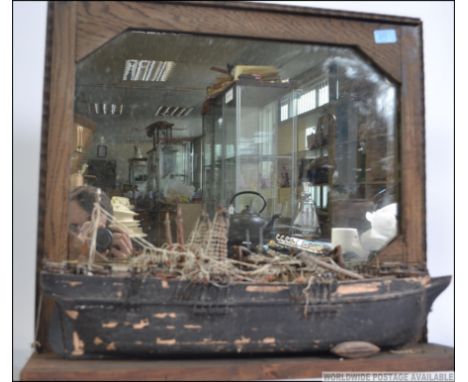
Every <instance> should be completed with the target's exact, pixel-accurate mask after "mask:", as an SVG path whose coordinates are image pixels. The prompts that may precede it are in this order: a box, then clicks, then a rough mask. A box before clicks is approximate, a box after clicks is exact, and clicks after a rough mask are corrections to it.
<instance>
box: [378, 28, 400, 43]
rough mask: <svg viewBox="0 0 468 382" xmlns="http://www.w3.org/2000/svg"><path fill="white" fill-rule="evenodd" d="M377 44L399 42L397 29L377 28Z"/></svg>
mask: <svg viewBox="0 0 468 382" xmlns="http://www.w3.org/2000/svg"><path fill="white" fill-rule="evenodd" d="M374 40H375V42H376V44H394V43H395V42H397V35H396V30H395V29H377V30H375V31H374Z"/></svg>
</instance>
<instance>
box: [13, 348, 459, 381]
mask: <svg viewBox="0 0 468 382" xmlns="http://www.w3.org/2000/svg"><path fill="white" fill-rule="evenodd" d="M454 367H455V362H454V351H453V348H449V347H446V346H441V345H434V344H419V345H416V346H414V347H412V348H405V349H401V350H398V351H389V352H382V353H379V354H377V355H376V356H373V357H370V358H363V359H353V360H351V359H346V360H343V359H338V358H336V357H332V356H320V357H313V356H304V355H301V356H282V357H281V356H275V357H271V356H270V357H249V358H245V356H244V357H242V358H241V357H235V358H234V357H232V358H199V359H193V358H192V359H156V360H155V359H153V360H127V359H125V360H122V359H120V360H64V359H61V358H59V357H58V356H56V355H54V354H51V353H45V354H33V355H32V356H31V358H30V359H29V361H28V362H27V364H26V366H25V367H24V368H23V370H22V371H21V380H22V381H40V380H42V381H44V380H46V381H56V380H62V381H65V380H71V381H73V380H75V381H77V380H80V381H90V380H93V381H102V380H114V381H118V380H127V381H157V380H178V381H182V380H192V381H193V380H204V381H209V380H217V381H222V380H254V379H257V380H259V379H286V378H319V377H321V373H322V371H449V370H454Z"/></svg>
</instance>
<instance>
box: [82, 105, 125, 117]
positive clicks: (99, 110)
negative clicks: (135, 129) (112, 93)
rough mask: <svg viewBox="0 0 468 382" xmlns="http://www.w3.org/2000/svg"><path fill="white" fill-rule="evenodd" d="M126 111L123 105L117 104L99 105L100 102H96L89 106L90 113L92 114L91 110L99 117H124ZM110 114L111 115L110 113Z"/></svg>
mask: <svg viewBox="0 0 468 382" xmlns="http://www.w3.org/2000/svg"><path fill="white" fill-rule="evenodd" d="M123 109H124V105H123V104H120V105H119V104H115V103H106V102H103V103H99V102H94V103H92V104H90V105H89V109H88V110H89V112H90V113H91V110H94V114H96V115H99V114H103V115H115V116H119V115H122V113H123ZM109 112H110V113H109Z"/></svg>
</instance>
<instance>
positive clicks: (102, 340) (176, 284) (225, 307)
mask: <svg viewBox="0 0 468 382" xmlns="http://www.w3.org/2000/svg"><path fill="white" fill-rule="evenodd" d="M41 282H42V287H43V291H44V293H45V294H46V295H48V296H49V297H51V298H52V299H53V300H54V301H55V305H56V308H55V313H54V318H53V320H52V321H51V326H50V329H49V330H50V332H49V338H50V342H51V343H50V345H51V347H52V349H53V350H54V351H55V352H56V353H58V354H60V355H62V356H65V357H68V358H98V357H106V356H116V355H131V356H151V355H171V354H174V355H189V354H197V355H200V354H215V353H219V354H223V353H224V354H229V353H293V352H326V351H329V350H330V349H331V348H332V347H333V346H335V345H337V344H339V343H341V342H344V341H367V342H371V343H373V344H375V345H377V346H379V347H381V348H393V347H399V346H402V345H405V344H407V343H411V342H415V341H417V340H419V339H420V338H421V335H422V334H423V331H424V328H425V322H426V317H427V314H428V313H429V311H430V308H431V305H432V303H433V301H434V300H435V298H436V297H437V296H438V295H439V294H440V293H441V292H442V291H443V290H444V289H445V288H446V287H447V285H448V284H449V283H450V277H440V278H429V277H415V278H401V279H398V278H375V279H367V280H359V281H339V282H330V283H324V282H321V283H317V284H313V285H312V286H311V287H310V288H309V289H308V291H307V293H303V291H304V288H305V285H304V284H302V285H298V284H276V283H275V284H273V283H269V284H234V285H229V286H227V287H224V288H219V287H215V286H213V285H210V284H200V283H190V282H185V281H178V280H162V279H159V278H157V277H153V276H148V277H143V276H141V277H139V276H137V277H135V276H134V277H129V276H125V277H118V276H85V275H70V274H55V273H48V272H43V273H42V274H41ZM306 295H307V297H306Z"/></svg>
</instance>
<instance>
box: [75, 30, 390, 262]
mask: <svg viewBox="0 0 468 382" xmlns="http://www.w3.org/2000/svg"><path fill="white" fill-rule="evenodd" d="M76 78H77V80H76V95H75V125H74V128H75V132H74V134H73V137H74V138H73V139H74V140H75V143H74V148H75V150H74V152H73V156H72V161H71V163H72V168H71V173H70V175H71V176H70V183H71V188H72V189H74V190H75V191H73V192H74V194H72V195H74V196H73V197H71V199H70V200H71V201H70V203H71V204H70V211H71V212H73V213H70V214H71V218H70V219H71V220H70V227H73V230H72V229H71V230H70V232H71V234H70V235H71V236H72V237H73V240H69V242H70V257H72V258H78V259H85V258H86V259H87V261H89V259H88V253H89V242H90V240H95V241H97V242H98V244H99V245H100V246H101V247H100V248H101V250H100V251H98V252H97V253H96V256H97V257H96V258H95V259H93V261H98V260H99V261H103V262H106V261H109V259H111V260H113V261H114V260H115V261H127V260H128V259H129V258H130V257H131V256H132V255H135V254H139V253H142V252H144V251H145V248H147V247H148V246H150V245H152V246H157V247H161V246H163V245H166V246H167V245H170V244H171V242H172V241H174V242H175V241H176V240H178V241H179V243H185V242H187V241H188V240H190V239H191V237H190V233H191V232H192V231H193V230H194V227H195V225H196V223H197V220H198V218H199V217H200V216H202V214H203V211H205V212H206V213H207V216H208V217H211V218H212V217H213V216H214V215H215V213H216V211H217V210H218V209H219V208H220V207H222V208H225V209H227V210H228V211H229V214H230V219H229V221H230V226H229V227H227V226H226V229H228V232H229V234H228V240H229V242H228V252H229V255H230V256H231V255H232V248H233V247H236V246H243V247H247V248H248V249H249V250H252V251H253V250H256V249H258V248H261V249H264V248H265V247H267V246H268V243H269V242H270V240H272V239H274V238H275V237H279V236H278V235H285V236H292V237H295V238H297V239H303V240H306V241H314V242H321V243H323V245H326V244H327V243H326V242H330V243H331V244H332V245H333V246H335V245H341V248H342V251H343V252H344V257H345V260H346V261H349V262H352V261H358V262H359V261H366V260H367V259H368V257H369V255H371V254H373V253H375V252H376V251H379V250H380V249H382V248H383V247H384V246H385V245H386V244H387V243H388V242H389V241H390V240H392V239H393V238H394V237H395V236H396V234H397V226H398V224H397V210H398V184H399V179H398V163H397V146H396V134H397V121H396V109H397V102H398V100H397V87H396V85H395V84H394V83H392V82H391V81H390V80H388V79H387V78H386V77H385V76H384V75H383V74H382V73H380V72H379V71H378V70H377V69H376V68H375V67H374V66H372V65H371V64H370V63H369V62H367V61H366V60H365V59H364V58H363V57H362V56H360V55H358V54H357V53H356V52H355V51H353V50H352V49H350V48H337V47H327V46H318V45H307V44H297V43H296V44H293V43H284V42H272V41H262V40H254V39H236V38H225V37H208V36H197V35H191V34H178V33H159V32H142V31H128V32H125V33H123V34H122V35H120V36H118V37H117V38H115V39H113V40H112V41H110V42H109V43H107V44H106V45H104V46H102V47H101V48H100V49H98V50H97V51H95V52H94V53H92V54H91V55H89V56H88V57H86V58H85V59H83V60H82V61H81V62H79V63H78V64H77V72H76ZM80 187H81V188H80ZM76 189H78V191H76ZM96 190H100V194H97V193H96V192H97V191H96ZM244 191H250V193H241V192H244ZM77 192H78V194H79V195H80V196H79V198H76V193H77ZM80 192H81V194H80ZM239 193H241V194H239ZM96 198H97V199H100V200H101V204H103V205H106V206H107V204H106V203H107V199H109V203H110V205H111V207H110V208H107V209H106V208H102V211H101V216H99V219H97V218H96V216H93V215H92V214H93V208H92V206H93V203H94V201H95V200H96ZM107 207H108V206H107ZM106 211H107V212H106ZM177 212H178V213H177ZM96 219H97V220H96ZM93 227H94V231H93ZM96 228H99V229H100V230H98V231H97V232H98V234H94V235H93V234H92V233H93V232H96ZM192 239H193V237H192ZM87 243H88V244H87ZM275 244H278V243H275ZM259 246H260V247H259Z"/></svg>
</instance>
